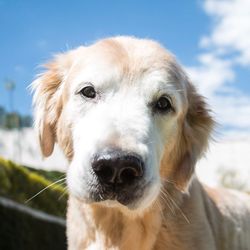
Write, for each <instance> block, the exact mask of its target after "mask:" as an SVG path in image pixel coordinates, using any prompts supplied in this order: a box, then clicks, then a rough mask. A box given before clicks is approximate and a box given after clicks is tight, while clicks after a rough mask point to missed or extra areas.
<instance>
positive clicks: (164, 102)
mask: <svg viewBox="0 0 250 250" xmlns="http://www.w3.org/2000/svg"><path fill="white" fill-rule="evenodd" d="M154 109H155V110H156V111H158V112H167V111H170V110H171V109H172V104H171V102H170V100H169V99H168V98H167V97H166V96H162V97H160V98H159V99H158V100H157V102H156V103H155V105H154Z"/></svg>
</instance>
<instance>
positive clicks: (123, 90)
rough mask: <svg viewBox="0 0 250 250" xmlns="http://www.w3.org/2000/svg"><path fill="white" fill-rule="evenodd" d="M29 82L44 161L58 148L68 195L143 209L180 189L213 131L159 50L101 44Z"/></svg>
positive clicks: (133, 43)
mask: <svg viewBox="0 0 250 250" xmlns="http://www.w3.org/2000/svg"><path fill="white" fill-rule="evenodd" d="M48 68H49V70H48V71H47V72H45V73H44V74H43V75H42V76H41V77H40V78H38V79H37V80H36V81H35V83H34V86H35V89H36V93H35V105H36V126H37V128H38V130H39V134H40V142H41V148H42V151H43V154H44V155H45V156H48V155H50V154H51V153H52V151H53V145H54V142H55V141H57V142H58V143H59V145H60V146H61V148H62V149H63V151H64V153H65V155H66V156H67V157H68V159H69V160H70V166H69V168H68V173H67V180H68V187H69V191H70V193H71V194H72V195H73V196H76V197H77V198H79V199H80V200H83V201H84V202H87V203H94V202H100V204H103V205H108V206H109V205H112V206H121V205H122V206H125V207H127V208H129V209H132V210H133V209H145V208H147V207H149V206H150V205H151V204H152V203H153V201H155V200H156V199H157V197H158V196H159V193H160V189H161V186H162V184H163V183H165V182H166V181H170V182H172V183H174V185H175V186H176V187H177V188H179V189H182V190H183V189H185V187H186V186H187V185H188V182H189V179H190V178H191V175H192V173H193V168H194V164H195V161H196V159H197V158H198V157H199V156H200V154H201V153H202V151H203V150H204V148H205V147H206V143H207V138H208V136H209V132H210V130H211V127H212V119H211V118H210V116H209V115H208V112H207V110H206V108H205V104H204V102H203V101H202V99H201V97H200V96H198V95H197V94H196V91H195V89H194V88H193V87H192V85H191V84H190V83H189V82H188V79H187V77H186V75H185V74H184V72H183V71H182V70H181V68H180V67H179V66H178V64H177V63H176V61H175V59H174V58H173V57H172V56H171V55H170V54H169V53H168V52H167V51H166V50H164V49H163V48H162V47H160V46H159V45H158V44H157V43H155V42H152V41H148V40H139V39H133V38H127V37H118V38H111V39H106V40H103V41H100V42H98V43H97V44H94V45H92V46H90V47H80V48H78V49H77V50H74V51H71V52H69V53H67V54H65V55H61V56H59V57H57V58H56V59H55V60H54V62H52V63H51V64H50V65H49V66H48Z"/></svg>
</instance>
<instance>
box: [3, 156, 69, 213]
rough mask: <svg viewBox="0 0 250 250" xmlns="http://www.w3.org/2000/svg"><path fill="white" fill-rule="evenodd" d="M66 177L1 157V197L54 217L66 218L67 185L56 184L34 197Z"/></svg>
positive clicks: (56, 172)
mask: <svg viewBox="0 0 250 250" xmlns="http://www.w3.org/2000/svg"><path fill="white" fill-rule="evenodd" d="M63 177H65V175H63V173H60V172H58V171H44V170H35V169H32V168H28V167H25V166H21V165H18V164H15V163H13V162H12V161H9V160H5V159H3V158H1V157H0V195H1V196H4V197H7V198H10V199H12V200H15V201H17V202H19V203H22V204H25V205H27V206H30V207H32V208H36V209H39V210H42V211H44V212H47V213H49V214H52V215H56V216H60V217H65V213H66V203H67V192H66V191H65V185H62V184H60V183H58V184H54V185H52V186H51V187H49V188H48V189H47V190H45V191H43V192H42V193H40V194H39V195H37V196H36V197H35V198H33V199H32V200H30V201H29V202H27V200H29V199H30V198H31V197H32V196H34V195H35V194H36V193H38V192H39V191H41V190H42V189H44V188H45V187H47V186H49V185H51V184H52V183H53V182H54V181H56V180H59V179H60V178H63Z"/></svg>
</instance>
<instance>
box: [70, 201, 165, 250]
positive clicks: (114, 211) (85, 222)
mask: <svg viewBox="0 0 250 250" xmlns="http://www.w3.org/2000/svg"><path fill="white" fill-rule="evenodd" d="M159 209H160V207H157V206H155V207H153V208H152V209H150V210H148V211H147V212H145V213H144V214H143V215H140V216H136V217H134V216H129V215H126V214H124V213H123V212H121V211H120V210H119V209H118V208H112V207H104V206H100V205H88V204H84V203H81V202H79V201H78V200H76V199H75V198H72V197H71V198H70V200H69V208H68V218H67V220H68V221H70V223H68V227H67V230H68V239H69V241H70V242H69V245H70V246H75V248H74V249H124V250H125V249H150V248H151V247H152V246H153V245H154V243H155V241H156V238H157V232H159V230H160V228H161V223H162V218H161V212H160V211H155V210H159ZM135 229H136V230H135ZM131 246H133V247H132V248H131ZM149 246H151V247H149ZM72 249H73V248H72Z"/></svg>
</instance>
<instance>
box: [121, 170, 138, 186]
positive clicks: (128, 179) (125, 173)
mask: <svg viewBox="0 0 250 250" xmlns="http://www.w3.org/2000/svg"><path fill="white" fill-rule="evenodd" d="M136 177H139V172H138V171H137V170H136V169H135V168H133V167H126V168H122V169H121V170H120V173H119V182H120V183H127V184H130V183H132V182H133V181H134V179H135V178H136Z"/></svg>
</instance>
